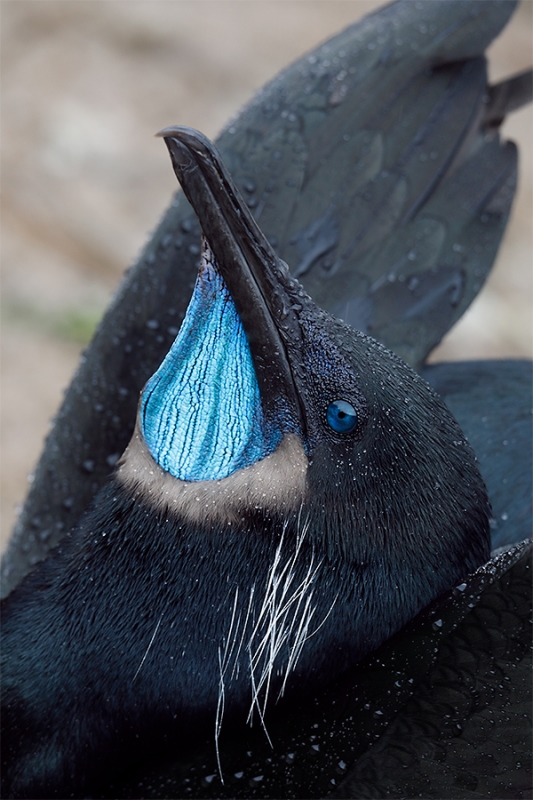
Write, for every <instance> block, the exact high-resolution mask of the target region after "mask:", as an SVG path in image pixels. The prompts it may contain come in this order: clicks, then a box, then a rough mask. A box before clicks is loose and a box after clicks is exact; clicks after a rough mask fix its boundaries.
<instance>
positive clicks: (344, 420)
mask: <svg viewBox="0 0 533 800" xmlns="http://www.w3.org/2000/svg"><path fill="white" fill-rule="evenodd" d="M326 418H327V421H328V425H329V427H330V428H331V429H332V430H334V431H335V432H336V433H350V431H353V429H354V428H355V426H356V425H357V411H356V410H355V408H354V407H353V406H352V404H351V403H347V402H346V400H334V401H333V402H332V403H330V404H329V406H328V410H327V412H326Z"/></svg>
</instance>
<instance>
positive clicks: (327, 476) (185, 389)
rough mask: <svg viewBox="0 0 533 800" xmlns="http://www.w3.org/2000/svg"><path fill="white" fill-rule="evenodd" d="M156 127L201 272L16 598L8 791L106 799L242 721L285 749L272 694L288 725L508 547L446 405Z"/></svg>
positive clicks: (6, 661) (216, 163)
mask: <svg viewBox="0 0 533 800" xmlns="http://www.w3.org/2000/svg"><path fill="white" fill-rule="evenodd" d="M162 135H163V136H164V137H165V141H166V142H167V145H168V147H169V151H170V155H171V158H172V161H173V164H174V168H175V170H176V173H177V175H178V177H179V179H180V181H181V183H182V186H183V188H184V190H185V192H186V194H187V197H188V198H189V201H190V202H191V204H192V205H193V207H194V209H195V211H196V213H197V214H198V216H199V219H200V222H201V225H202V229H203V231H204V234H205V237H206V246H205V249H204V253H203V256H202V260H201V265H200V272H199V277H198V281H197V284H196V288H195V291H194V293H193V297H192V300H191V304H190V306H189V311H188V313H187V316H186V318H185V320H184V323H183V325H182V328H181V331H180V333H179V335H178V337H177V338H176V341H175V343H174V345H173V346H172V348H171V350H170V351H169V353H168V355H167V357H166V359H165V360H164V362H163V364H162V365H161V367H160V368H159V370H158V371H157V372H156V374H155V375H154V376H153V377H152V379H151V380H150V381H149V382H148V383H147V385H146V387H145V389H144V391H143V393H142V396H141V400H140V403H139V411H138V417H137V425H136V429H135V432H134V434H133V437H132V439H131V442H130V444H129V445H128V447H127V449H126V451H125V453H124V455H123V456H122V458H121V459H120V461H119V463H118V466H117V469H116V471H115V473H114V475H113V477H112V478H111V480H110V481H109V482H108V484H107V485H106V486H105V487H104V488H103V489H102V490H101V491H100V492H99V493H98V495H97V496H96V498H95V500H94V502H93V504H92V507H91V509H90V510H89V511H88V512H87V514H86V515H84V516H83V517H82V519H81V521H80V523H79V525H78V526H76V527H75V528H74V529H73V531H72V532H71V533H70V534H69V536H67V537H66V538H65V539H64V540H63V542H62V543H61V545H60V546H59V547H58V548H57V549H56V550H55V551H53V552H52V553H51V554H50V556H49V557H48V559H47V560H45V561H44V562H42V563H41V564H40V565H39V566H38V568H37V569H36V570H35V571H34V572H33V573H31V574H30V575H28V576H27V577H26V578H25V579H24V580H23V581H22V582H21V584H20V585H19V586H18V587H17V588H16V589H15V590H14V591H13V592H12V593H11V594H10V596H9V597H8V598H7V599H6V600H5V601H4V603H3V617H2V650H3V667H2V674H3V700H2V730H3V742H4V749H3V759H4V760H3V770H2V780H3V781H4V789H3V796H5V797H33V798H35V797H70V796H75V797H76V796H82V797H86V796H88V795H90V796H95V795H98V794H101V793H106V792H109V791H110V786H116V782H117V781H118V780H119V779H120V777H121V774H124V773H127V772H128V771H129V770H131V768H132V766H133V765H135V764H136V763H137V762H138V760H139V759H141V758H143V759H146V758H147V757H149V756H152V757H154V756H155V755H157V756H158V757H161V756H162V755H164V754H169V753H172V756H173V757H174V758H176V754H177V753H179V754H183V755H180V756H178V760H181V759H182V757H183V758H187V757H188V754H190V753H191V748H194V747H203V746H204V743H205V740H206V739H207V740H209V739H211V740H212V749H213V752H214V751H215V749H216V746H217V743H218V741H219V740H220V738H221V736H222V735H224V736H225V737H226V738H227V737H228V736H230V735H231V734H232V732H234V731H235V732H236V734H237V735H239V732H240V733H242V731H243V730H245V725H246V721H247V719H248V720H250V719H253V720H254V721H255V724H256V725H259V726H260V727H262V728H263V734H264V736H265V737H268V736H269V709H270V706H271V705H272V704H273V702H274V701H275V700H276V699H278V698H280V697H283V696H284V695H286V697H287V700H286V702H285V703H284V704H283V708H284V713H285V714H286V715H288V714H290V709H291V705H292V704H293V703H294V702H298V701H300V702H301V700H302V699H304V698H308V697H309V696H310V695H312V694H315V693H317V692H319V691H321V690H324V689H325V688H326V687H327V686H328V685H329V684H330V683H331V682H332V681H333V680H335V679H340V678H341V676H343V674H345V673H346V671H347V670H348V669H350V668H351V667H353V666H354V665H355V664H357V663H358V662H359V661H360V660H361V659H362V658H363V657H365V656H367V655H368V654H369V653H370V652H372V651H373V650H375V649H376V648H377V647H378V646H379V645H381V644H382V643H383V642H385V641H386V640H387V639H389V638H390V637H391V636H392V635H393V634H394V633H396V632H397V631H398V630H399V629H400V628H401V627H402V626H404V625H405V624H406V623H407V622H408V621H409V620H411V619H412V618H413V617H414V616H416V614H417V613H419V612H420V611H421V610H422V609H424V608H425V607H426V606H427V605H428V604H429V603H431V602H432V601H434V600H435V599H436V598H437V597H438V596H439V595H442V594H443V593H444V592H446V591H449V590H451V589H452V588H453V587H454V586H455V585H457V584H459V583H461V581H463V580H464V579H465V578H466V577H467V576H468V575H469V574H470V573H472V572H473V571H474V570H475V569H476V568H477V567H479V566H481V565H483V564H484V563H485V562H486V561H487V559H488V558H489V554H490V532H489V523H488V521H489V506H488V501H487V496H486V491H485V487H484V484H483V481H482V479H481V476H480V474H479V472H478V469H477V464H476V459H475V456H474V454H473V451H472V450H471V448H470V446H469V445H468V443H467V442H466V440H465V438H464V436H463V435H462V433H461V431H460V429H459V427H458V425H457V423H456V422H455V420H454V419H453V418H452V416H451V415H450V413H449V412H448V410H447V408H446V406H445V405H444V403H443V402H442V401H441V400H440V399H439V397H438V396H437V395H436V394H435V393H434V392H433V391H432V390H431V389H430V387H429V386H428V385H427V383H425V382H424V381H423V380H422V379H421V378H420V377H419V376H418V375H417V374H416V373H415V372H414V371H413V370H411V369H410V368H409V367H408V366H407V365H406V364H405V363H404V362H403V361H401V360H400V359H399V358H398V357H397V356H395V355H394V354H392V353H391V352H390V351H387V350H386V349H385V348H384V347H383V346H382V345H381V344H379V343H378V342H376V341H375V340H373V339H371V338H369V337H368V336H366V335H365V334H363V333H360V332H357V331H354V330H353V329H352V328H351V327H350V326H348V325H346V324H345V323H343V322H341V321H339V320H338V319H336V318H334V317H332V316H329V315H328V314H327V313H326V312H323V311H322V310H321V309H319V308H318V307H317V306H316V305H315V304H314V303H313V301H312V300H311V299H310V297H309V296H308V295H306V293H305V292H304V290H303V288H302V287H301V285H300V284H299V283H298V282H297V281H295V280H294V279H293V278H292V277H291V276H290V275H289V272H288V269H287V267H286V265H285V264H284V263H283V262H281V261H280V259H279V258H278V257H277V256H276V254H275V252H274V250H273V249H272V247H271V246H270V245H269V243H268V241H267V240H266V238H265V237H264V236H263V234H262V233H261V231H260V230H259V228H258V227H257V224H256V223H255V221H254V219H253V217H252V216H251V214H250V212H249V210H248V209H247V206H246V204H245V203H244V201H243V200H242V198H241V197H240V195H239V193H238V190H237V189H236V187H235V185H234V184H233V182H232V180H231V178H230V177H229V174H228V173H227V171H226V170H225V168H224V166H223V164H222V162H221V161H220V159H219V157H218V155H217V153H216V151H215V150H214V149H213V147H212V146H211V145H210V143H209V142H208V141H207V140H206V139H205V138H204V137H203V136H202V135H201V134H198V133H197V132H195V131H192V130H190V129H187V128H170V129H167V130H165V131H163V132H162ZM219 768H220V772H221V775H222V776H223V774H224V768H225V765H224V763H223V762H222V759H220V763H219Z"/></svg>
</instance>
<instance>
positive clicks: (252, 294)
mask: <svg viewBox="0 0 533 800" xmlns="http://www.w3.org/2000/svg"><path fill="white" fill-rule="evenodd" d="M157 136H160V137H162V138H163V139H164V140H165V144H166V145H167V147H168V150H169V153H170V158H171V161H172V165H173V167H174V171H175V173H176V176H177V178H178V180H179V182H180V184H181V186H182V188H183V191H184V192H185V195H186V197H187V199H188V200H189V202H190V204H191V206H192V207H193V209H194V211H195V212H196V214H197V216H198V219H199V221H200V225H201V227H202V230H203V232H204V235H205V237H206V239H207V242H208V244H209V247H210V248H211V251H212V252H213V255H214V256H215V260H216V263H217V268H218V270H219V272H220V274H221V275H222V278H223V279H224V282H225V284H226V286H227V288H228V290H229V292H230V294H231V296H232V298H233V301H234V303H235V306H236V308H237V312H238V314H239V316H240V318H241V321H242V324H243V328H244V331H245V333H246V337H247V339H248V343H249V345H250V351H251V354H252V359H253V362H254V367H255V371H256V375H257V381H258V384H259V388H260V393H261V401H262V404H263V409H264V412H265V414H266V415H267V416H270V415H271V416H275V415H276V414H278V415H279V413H280V398H283V400H284V401H285V403H283V406H284V409H285V411H286V410H287V409H290V414H291V416H293V420H291V422H292V424H293V425H295V426H296V427H297V429H299V431H300V434H301V435H302V436H303V437H304V439H305V438H306V437H305V434H306V425H305V414H304V411H303V404H302V402H301V399H300V396H299V393H298V391H297V387H296V383H295V376H294V374H293V368H292V367H291V363H292V364H293V366H295V364H294V361H295V358H296V359H298V354H300V353H301V346H300V345H301V330H300V325H299V321H298V318H297V316H296V313H295V311H294V309H293V306H294V305H295V303H298V304H299V305H301V303H302V298H301V293H302V292H303V290H301V289H300V287H299V286H298V285H297V284H295V281H294V280H293V279H292V278H291V277H290V275H289V272H288V268H287V266H286V265H285V264H284V263H283V262H282V261H281V260H280V259H279V258H278V256H277V255H276V253H275V251H274V250H273V248H272V246H271V245H270V243H269V242H268V240H267V239H266V237H265V236H264V234H263V233H262V231H261V230H260V228H259V227H258V225H257V223H256V221H255V220H254V218H253V217H252V215H251V213H250V211H249V209H248V207H247V205H246V203H245V202H244V200H243V198H242V197H241V195H240V194H239V191H238V189H237V188H236V186H235V184H234V183H233V181H232V179H231V177H230V175H229V173H228V172H227V170H226V168H225V166H224V164H223V163H222V160H221V159H220V156H219V154H218V152H217V151H216V149H215V148H214V146H213V145H212V144H211V142H210V141H209V140H208V139H207V138H206V137H205V136H204V135H203V134H201V133H200V132H199V131H196V130H194V129H192V128H186V127H170V128H165V129H163V130H162V131H160V132H159V133H158V134H157ZM298 290H299V291H300V294H297V292H298ZM289 354H290V358H289Z"/></svg>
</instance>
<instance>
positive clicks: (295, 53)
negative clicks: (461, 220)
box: [1, 0, 533, 541]
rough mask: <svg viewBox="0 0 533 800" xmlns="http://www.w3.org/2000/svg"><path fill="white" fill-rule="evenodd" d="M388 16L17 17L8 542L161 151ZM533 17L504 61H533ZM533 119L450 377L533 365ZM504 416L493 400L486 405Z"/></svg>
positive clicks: (125, 8) (304, 5) (7, 43)
mask: <svg viewBox="0 0 533 800" xmlns="http://www.w3.org/2000/svg"><path fill="white" fill-rule="evenodd" d="M379 5H381V3H379V2H376V1H375V0H343V1H342V2H337V0H299V1H297V2H293V1H292V0H246V1H242V0H175V1H174V2H165V1H164V0H163V1H162V2H161V1H160V0H128V2H123V1H121V0H101V2H92V1H91V0H89V1H88V2H86V0H77V1H75V0H24V2H22V1H21V0H2V2H1V15H2V16H1V48H2V49H1V68H2V96H1V99H2V179H3V180H2V189H3V192H2V215H3V218H2V223H3V224H2V269H3V281H2V285H3V292H2V325H3V336H2V374H3V383H2V433H1V435H2V439H1V444H2V510H1V513H2V516H1V523H2V536H3V541H5V540H6V539H7V537H8V536H9V533H10V530H11V527H12V524H13V520H14V515H15V513H16V507H17V504H20V503H21V502H22V501H23V498H24V495H25V492H26V488H27V481H28V474H29V473H30V472H31V469H32V466H33V465H34V463H35V461H36V459H37V458H38V456H39V452H40V450H41V446H42V442H43V438H44V436H45V435H46V432H47V429H48V426H49V422H50V419H51V418H52V416H53V414H54V412H55V410H56V408H57V407H58V404H59V403H60V401H61V395H62V390H63V389H64V387H65V386H66V385H67V384H68V382H69V380H70V377H71V375H72V372H73V371H74V369H75V367H76V363H77V360H78V358H79V353H80V350H81V349H82V348H83V346H84V344H86V343H87V341H88V340H89V338H90V336H91V334H92V331H93V330H94V326H95V325H96V323H97V321H98V319H99V317H100V315H101V313H102V311H103V309H104V306H105V305H106V303H107V301H108V298H109V296H110V294H111V293H112V292H113V291H114V289H115V287H116V286H117V284H118V283H119V281H120V279H121V276H122V274H123V272H124V270H125V269H126V268H127V266H128V265H129V264H131V263H132V261H133V260H134V259H135V257H136V255H137V253H138V252H139V250H140V248H141V246H142V244H143V242H144V241H145V239H146V237H147V236H148V234H149V231H150V230H151V229H153V228H154V227H155V225H156V223H157V222H158V219H159V217H160V216H161V215H162V213H163V211H164V209H165V207H166V205H167V204H168V202H169V200H170V198H171V196H172V194H173V193H174V191H175V188H176V182H175V178H174V175H173V172H172V170H171V169H170V165H169V163H168V155H167V153H166V151H165V148H164V147H163V146H162V144H161V141H160V140H157V139H154V138H153V135H154V133H155V132H156V131H158V130H159V129H160V128H162V127H165V126H167V125H170V124H173V123H178V124H183V125H190V126H192V127H195V128H199V129H200V130H202V131H204V132H205V133H206V134H207V135H208V136H209V137H211V138H213V137H215V136H216V134H217V133H218V132H219V130H220V129H221V127H222V126H223V125H224V124H225V123H226V122H227V121H228V119H229V117H231V116H232V115H233V114H234V113H235V112H236V111H237V110H238V109H239V108H240V107H241V106H242V105H243V104H244V103H245V102H246V101H247V100H248V99H249V98H250V97H251V95H252V94H253V92H254V91H255V90H256V89H258V88H259V87H260V86H261V85H262V84H263V83H265V82H266V81H267V80H269V79H270V78H271V77H273V76H274V74H275V73H276V72H277V71H278V70H280V69H281V68H282V67H284V66H286V65H287V64H288V63H289V62H290V61H292V60H294V59H295V58H297V57H299V56H300V55H302V54H303V53H304V52H305V51H306V50H309V49H311V48H313V47H315V46H316V45H317V44H318V43H319V42H321V41H322V40H324V39H326V38H328V37H329V36H331V35H333V34H334V33H336V32H337V31H339V30H340V29H342V28H343V27H345V26H347V25H348V24H350V23H351V22H353V21H355V20H357V19H359V18H360V17H361V16H363V15H364V14H367V13H368V12H370V11H373V10H374V9H375V8H377V7H378V6H379ZM532 10H533V3H532V2H531V0H525V2H523V4H522V6H521V7H520V8H519V10H518V11H517V12H516V14H515V16H514V17H513V19H512V21H511V23H510V25H509V26H508V28H507V29H506V30H505V32H504V34H503V36H502V37H501V38H500V39H499V40H498V41H497V42H496V43H495V44H494V45H493V47H492V48H491V51H490V65H491V66H490V71H491V78H492V79H493V80H498V79H499V78H502V77H504V76H507V75H510V74H512V73H515V72H517V71H519V70H521V69H524V68H526V67H528V66H529V65H530V64H531V61H532V52H531V49H532V47H531V43H532ZM531 128H532V114H531V108H528V109H526V110H522V111H520V112H518V113H517V114H515V115H513V117H512V118H511V119H510V120H509V121H508V122H507V123H506V124H505V127H504V129H503V133H504V136H506V137H507V138H510V139H513V140H514V141H516V142H517V143H518V144H519V146H520V155H521V170H520V184H519V191H518V197H517V200H516V202H515V206H514V210H513V215H512V220H511V224H510V226H509V229H508V232H507V236H506V239H505V243H504V245H503V247H502V248H501V251H500V255H499V259H498V262H497V266H496V268H495V270H494V272H493V275H492V277H491V279H490V281H489V284H488V285H487V287H486V288H485V290H484V291H483V293H482V296H481V297H480V298H479V299H478V300H476V302H475V303H474V304H473V306H472V307H471V310H470V311H469V312H468V313H467V315H466V316H465V317H464V318H463V320H462V321H461V322H460V323H459V324H458V325H457V326H456V328H455V329H454V331H453V332H452V333H451V334H450V335H449V336H448V337H447V339H446V341H445V342H444V343H443V345H442V346H441V347H440V348H439V350H438V351H436V352H435V356H434V360H443V359H469V358H491V357H509V356H510V357H529V356H530V355H531V352H530V351H531V324H530V313H531V284H532V270H531V251H532V248H531V195H532V181H531V142H532V141H533V139H532V135H531V134H532V131H531ZM488 400H489V398H488Z"/></svg>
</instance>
